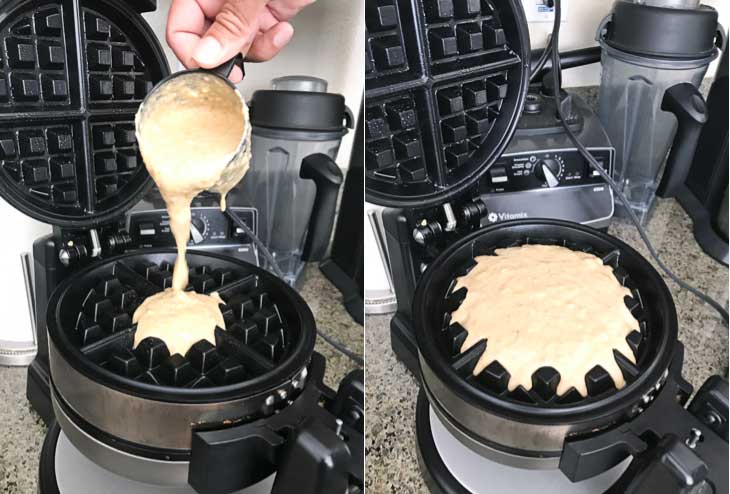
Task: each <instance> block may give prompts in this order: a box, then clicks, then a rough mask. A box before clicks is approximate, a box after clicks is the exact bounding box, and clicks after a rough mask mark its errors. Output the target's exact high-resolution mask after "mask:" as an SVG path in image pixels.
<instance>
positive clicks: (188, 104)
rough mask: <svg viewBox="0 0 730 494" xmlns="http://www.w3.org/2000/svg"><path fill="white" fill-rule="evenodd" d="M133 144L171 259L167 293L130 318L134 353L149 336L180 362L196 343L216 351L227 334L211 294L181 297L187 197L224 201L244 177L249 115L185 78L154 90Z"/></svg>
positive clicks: (220, 84) (213, 82)
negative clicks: (155, 195)
mask: <svg viewBox="0 0 730 494" xmlns="http://www.w3.org/2000/svg"><path fill="white" fill-rule="evenodd" d="M136 124H137V141H138V142H139V147H140V151H141V153H142V157H143V159H144V162H145V165H146V167H147V170H148V171H149V173H150V175H151V176H152V178H153V180H154V181H155V183H156V184H157V187H158V188H159V190H160V194H161V195H162V198H163V199H164V201H165V205H166V207H167V212H168V213H169V216H170V230H171V231H172V234H173V236H174V237H175V244H176V246H177V253H178V255H177V259H176V261H175V267H174V270H173V278H172V287H171V288H168V289H167V290H165V291H163V292H161V293H158V294H156V295H153V296H152V297H149V298H147V300H145V301H144V303H143V304H142V305H141V306H140V307H139V308H138V309H137V311H136V312H135V313H134V317H133V321H134V322H135V323H137V332H136V334H135V337H134V347H135V348H136V347H137V345H139V343H140V342H141V341H142V340H143V339H145V338H147V337H150V336H154V337H157V338H160V339H161V340H163V341H164V342H165V343H166V345H167V347H168V349H169V351H170V354H174V353H180V354H181V355H184V354H185V353H186V352H187V351H188V350H189V349H190V347H191V346H192V345H193V344H194V343H195V342H197V341H200V340H203V339H205V340H208V341H210V342H211V343H213V344H215V333H214V332H215V327H216V326H219V327H221V328H225V324H224V322H223V316H222V315H221V312H220V308H219V307H218V304H220V303H222V302H221V299H220V297H219V296H218V294H217V293H213V294H212V295H204V294H198V293H194V292H186V291H184V290H185V288H186V287H187V285H188V264H187V262H186V260H185V253H186V250H187V244H188V241H189V240H190V223H191V210H190V203H191V202H192V200H193V198H194V197H195V196H196V195H198V194H199V193H200V192H202V191H204V190H210V191H213V192H218V193H219V194H220V196H221V209H222V210H224V209H225V196H226V194H227V193H228V192H229V191H230V190H231V189H232V188H233V187H234V186H235V185H236V184H237V183H238V181H239V180H241V178H242V177H243V175H244V174H245V173H246V170H248V167H249V161H250V158H251V152H250V146H249V145H248V144H245V145H246V149H245V150H244V151H243V152H241V146H242V145H244V143H250V141H251V126H250V125H248V108H247V107H246V105H245V104H244V102H243V100H242V98H241V97H240V95H239V94H238V93H237V92H235V91H232V90H231V88H230V86H228V84H227V83H226V82H225V81H223V80H222V79H220V78H219V77H216V76H213V75H210V74H205V73H191V74H185V75H183V76H180V77H176V78H173V79H171V80H170V81H168V82H167V83H165V84H164V85H163V86H161V87H160V88H157V89H156V90H155V91H154V92H153V93H152V95H151V97H150V98H149V99H148V101H146V102H145V103H144V105H143V106H142V107H141V108H140V109H139V112H138V113H137V117H136Z"/></svg>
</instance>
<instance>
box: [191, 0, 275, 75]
mask: <svg viewBox="0 0 730 494" xmlns="http://www.w3.org/2000/svg"><path fill="white" fill-rule="evenodd" d="M267 1H268V0H227V1H226V2H225V3H224V4H223V7H222V8H221V10H220V12H218V14H217V15H216V17H215V21H214V22H213V24H212V25H211V26H210V28H209V29H208V31H207V32H206V33H205V35H204V36H203V38H202V39H201V40H200V42H199V43H198V46H197V47H196V48H195V51H194V52H193V59H194V60H195V61H196V62H198V64H200V66H201V67H203V68H208V69H210V68H214V67H217V66H218V65H220V64H222V63H224V62H226V61H228V60H230V59H231V58H233V57H234V56H235V55H236V54H238V53H243V54H244V55H245V54H246V53H247V52H248V49H249V48H250V46H251V43H253V40H254V39H255V37H256V34H257V33H258V29H259V25H258V17H259V13H260V12H261V10H262V9H263V8H264V7H265V6H266V3H267Z"/></svg>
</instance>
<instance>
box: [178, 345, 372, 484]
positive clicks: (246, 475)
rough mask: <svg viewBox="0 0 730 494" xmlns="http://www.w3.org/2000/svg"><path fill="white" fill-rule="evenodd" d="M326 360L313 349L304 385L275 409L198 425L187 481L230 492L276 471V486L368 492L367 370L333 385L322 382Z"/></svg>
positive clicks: (356, 372) (353, 374)
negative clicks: (215, 425) (213, 425)
mask: <svg viewBox="0 0 730 494" xmlns="http://www.w3.org/2000/svg"><path fill="white" fill-rule="evenodd" d="M324 366H325V364H324V357H322V356H321V355H319V354H317V353H315V354H313V356H312V362H311V364H310V367H309V373H310V377H309V381H308V383H307V385H306V386H305V388H304V390H303V391H302V393H301V394H300V395H299V396H298V397H297V398H296V399H294V401H293V402H292V403H291V404H290V405H288V406H287V407H285V408H283V409H282V410H280V411H279V412H278V413H276V414H274V415H272V416H270V417H266V418H262V419H259V420H257V421H255V422H251V423H247V424H241V425H235V426H232V427H225V428H221V429H217V430H197V431H193V435H192V448H191V455H190V471H189V472H190V473H189V477H188V482H189V484H190V485H191V486H192V487H193V488H194V489H195V490H196V491H197V492H198V493H200V494H227V493H231V492H237V491H239V490H241V489H244V488H246V487H249V486H251V485H253V484H255V483H257V482H259V481H261V480H263V479H265V478H266V477H268V476H270V475H271V474H272V473H274V472H276V473H277V474H276V480H275V481H274V486H273V488H272V491H271V493H272V494H285V493H287V494H288V493H292V492H297V493H301V494H319V493H323V494H330V493H331V494H343V493H347V494H356V493H358V494H359V493H361V492H363V486H364V440H363V411H364V384H363V372H362V371H361V370H358V371H354V372H353V373H351V374H350V375H348V376H347V377H346V378H345V379H344V380H343V381H342V383H341V384H340V388H339V389H338V391H337V392H336V393H335V392H334V391H333V390H331V389H330V388H328V387H327V386H325V385H324V384H323V383H322V378H323V376H324ZM322 402H323V403H324V406H321V405H320V403H322Z"/></svg>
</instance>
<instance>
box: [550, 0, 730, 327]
mask: <svg viewBox="0 0 730 494" xmlns="http://www.w3.org/2000/svg"><path fill="white" fill-rule="evenodd" d="M560 4H561V0H555V23H554V24H553V35H552V40H551V42H552V43H551V44H552V48H551V53H552V65H553V67H552V74H553V96H554V97H555V106H556V107H557V110H558V117H559V118H560V122H561V123H562V124H563V127H564V128H565V131H566V133H567V134H568V137H570V140H571V141H573V144H574V145H575V147H576V148H578V150H579V151H580V153H581V154H582V155H583V157H584V158H585V159H586V160H587V161H588V163H590V165H591V167H593V169H594V170H596V171H597V172H598V173H599V174H600V175H601V177H602V178H603V179H604V180H605V181H606V183H607V184H608V185H609V186H610V187H611V189H613V192H614V194H615V195H616V197H618V198H619V200H620V201H621V203H622V204H623V206H624V208H625V209H626V211H627V213H628V215H629V219H630V220H631V222H632V223H633V224H634V226H635V227H636V229H637V230H638V232H639V235H640V236H641V240H643V242H644V244H645V245H646V248H647V249H648V250H649V253H650V254H651V257H652V258H653V259H654V261H656V263H657V265H658V266H659V267H660V268H661V269H662V271H664V272H665V273H666V275H667V276H668V277H669V278H671V279H672V281H674V282H675V283H676V284H677V285H679V287H680V288H683V289H684V290H687V291H688V292H690V293H691V294H693V295H694V296H695V297H697V298H698V299H699V300H700V301H702V302H704V303H706V304H708V305H710V306H711V307H712V308H713V309H715V310H716V311H717V312H718V313H719V314H720V317H721V318H722V322H723V324H724V326H725V327H728V311H727V309H726V308H725V307H723V306H722V305H721V304H720V303H718V302H717V301H715V300H713V299H712V298H711V297H710V296H709V295H706V294H705V293H703V292H702V291H700V290H699V289H697V288H695V287H693V286H692V285H690V284H689V283H687V282H685V281H684V280H682V279H681V278H680V277H679V276H677V275H676V274H674V272H672V270H671V269H669V267H667V265H665V264H664V262H662V260H661V259H660V258H659V254H658V253H657V251H656V249H654V246H653V245H652V243H651V241H650V240H649V236H648V234H647V233H646V230H644V227H642V226H641V222H640V221H639V218H637V216H636V214H635V213H634V211H633V209H631V206H630V204H629V201H628V199H627V198H626V196H625V195H624V193H623V191H622V190H621V188H620V187H619V186H618V185H617V184H616V182H614V181H613V179H612V178H611V177H610V176H609V175H608V174H607V173H606V171H605V170H604V169H603V167H602V166H601V165H600V164H599V163H598V162H597V161H596V159H595V158H594V157H593V155H591V153H590V152H589V151H588V150H587V149H586V147H585V146H584V145H583V143H581V142H580V140H578V137H577V136H576V135H575V134H574V133H573V131H572V130H571V128H570V126H569V125H568V123H567V121H566V119H565V116H564V115H563V112H562V109H561V108H560V51H559V49H558V46H559V43H560V15H561V9H560ZM546 50H547V49H546Z"/></svg>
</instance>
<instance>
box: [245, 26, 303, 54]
mask: <svg viewBox="0 0 730 494" xmlns="http://www.w3.org/2000/svg"><path fill="white" fill-rule="evenodd" d="M293 35H294V28H293V27H292V25H291V24H289V23H288V22H280V23H278V24H276V25H275V26H274V27H272V28H271V29H269V30H268V31H266V32H265V33H262V34H259V35H258V36H257V37H256V38H255V39H254V42H253V44H252V45H251V48H250V49H249V50H248V54H247V56H246V59H247V60H250V61H252V62H266V61H268V60H271V59H272V58H274V57H275V56H276V55H277V54H278V53H279V52H280V51H281V49H282V48H284V47H285V46H286V45H287V43H289V41H290V40H291V38H292V36H293Z"/></svg>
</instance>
